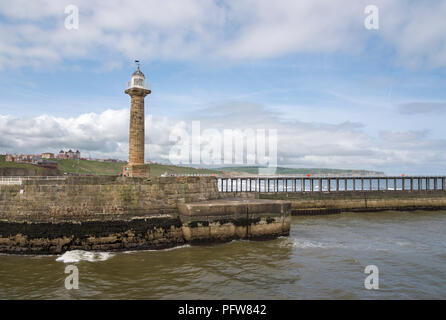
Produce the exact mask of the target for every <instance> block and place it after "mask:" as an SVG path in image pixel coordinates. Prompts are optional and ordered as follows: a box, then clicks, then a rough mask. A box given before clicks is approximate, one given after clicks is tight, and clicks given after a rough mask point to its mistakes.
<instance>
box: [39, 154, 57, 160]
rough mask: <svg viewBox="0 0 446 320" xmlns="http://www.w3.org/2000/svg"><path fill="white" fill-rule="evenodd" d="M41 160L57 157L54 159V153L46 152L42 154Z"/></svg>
mask: <svg viewBox="0 0 446 320" xmlns="http://www.w3.org/2000/svg"><path fill="white" fill-rule="evenodd" d="M41 158H42V159H54V158H55V157H54V153H51V152H44V153H42V155H41Z"/></svg>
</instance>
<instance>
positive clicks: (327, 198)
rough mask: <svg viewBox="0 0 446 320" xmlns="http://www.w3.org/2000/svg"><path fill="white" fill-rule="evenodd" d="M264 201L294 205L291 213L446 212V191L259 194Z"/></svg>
mask: <svg viewBox="0 0 446 320" xmlns="http://www.w3.org/2000/svg"><path fill="white" fill-rule="evenodd" d="M258 197H259V198H260V199H274V200H288V201H291V213H292V214H293V215H299V214H311V213H312V212H314V214H324V213H340V212H342V211H358V212H359V211H381V210H437V209H446V191H443V190H419V191H366V192H361V191H342V192H281V193H259V194H258Z"/></svg>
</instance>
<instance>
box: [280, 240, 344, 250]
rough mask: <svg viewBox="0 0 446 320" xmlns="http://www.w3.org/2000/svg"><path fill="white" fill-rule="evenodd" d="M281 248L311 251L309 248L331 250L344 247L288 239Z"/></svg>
mask: <svg viewBox="0 0 446 320" xmlns="http://www.w3.org/2000/svg"><path fill="white" fill-rule="evenodd" d="M280 246H281V247H293V248H299V249H309V248H321V249H329V248H339V247H342V245H341V244H330V243H322V242H318V241H310V240H305V239H286V240H285V241H284V242H283V243H282V244H281V245H280Z"/></svg>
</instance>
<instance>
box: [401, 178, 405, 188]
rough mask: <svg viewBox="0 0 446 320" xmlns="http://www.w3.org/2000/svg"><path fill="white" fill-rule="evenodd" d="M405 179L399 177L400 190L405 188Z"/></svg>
mask: <svg viewBox="0 0 446 320" xmlns="http://www.w3.org/2000/svg"><path fill="white" fill-rule="evenodd" d="M405 182H406V179H405V178H401V190H403V191H404V190H406V183H405Z"/></svg>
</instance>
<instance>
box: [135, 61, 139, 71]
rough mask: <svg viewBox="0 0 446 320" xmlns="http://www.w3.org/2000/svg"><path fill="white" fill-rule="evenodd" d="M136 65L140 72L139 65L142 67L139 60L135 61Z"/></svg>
mask: <svg viewBox="0 0 446 320" xmlns="http://www.w3.org/2000/svg"><path fill="white" fill-rule="evenodd" d="M135 63H136V65H137V66H138V70H139V65H140V63H139V60H135Z"/></svg>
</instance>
